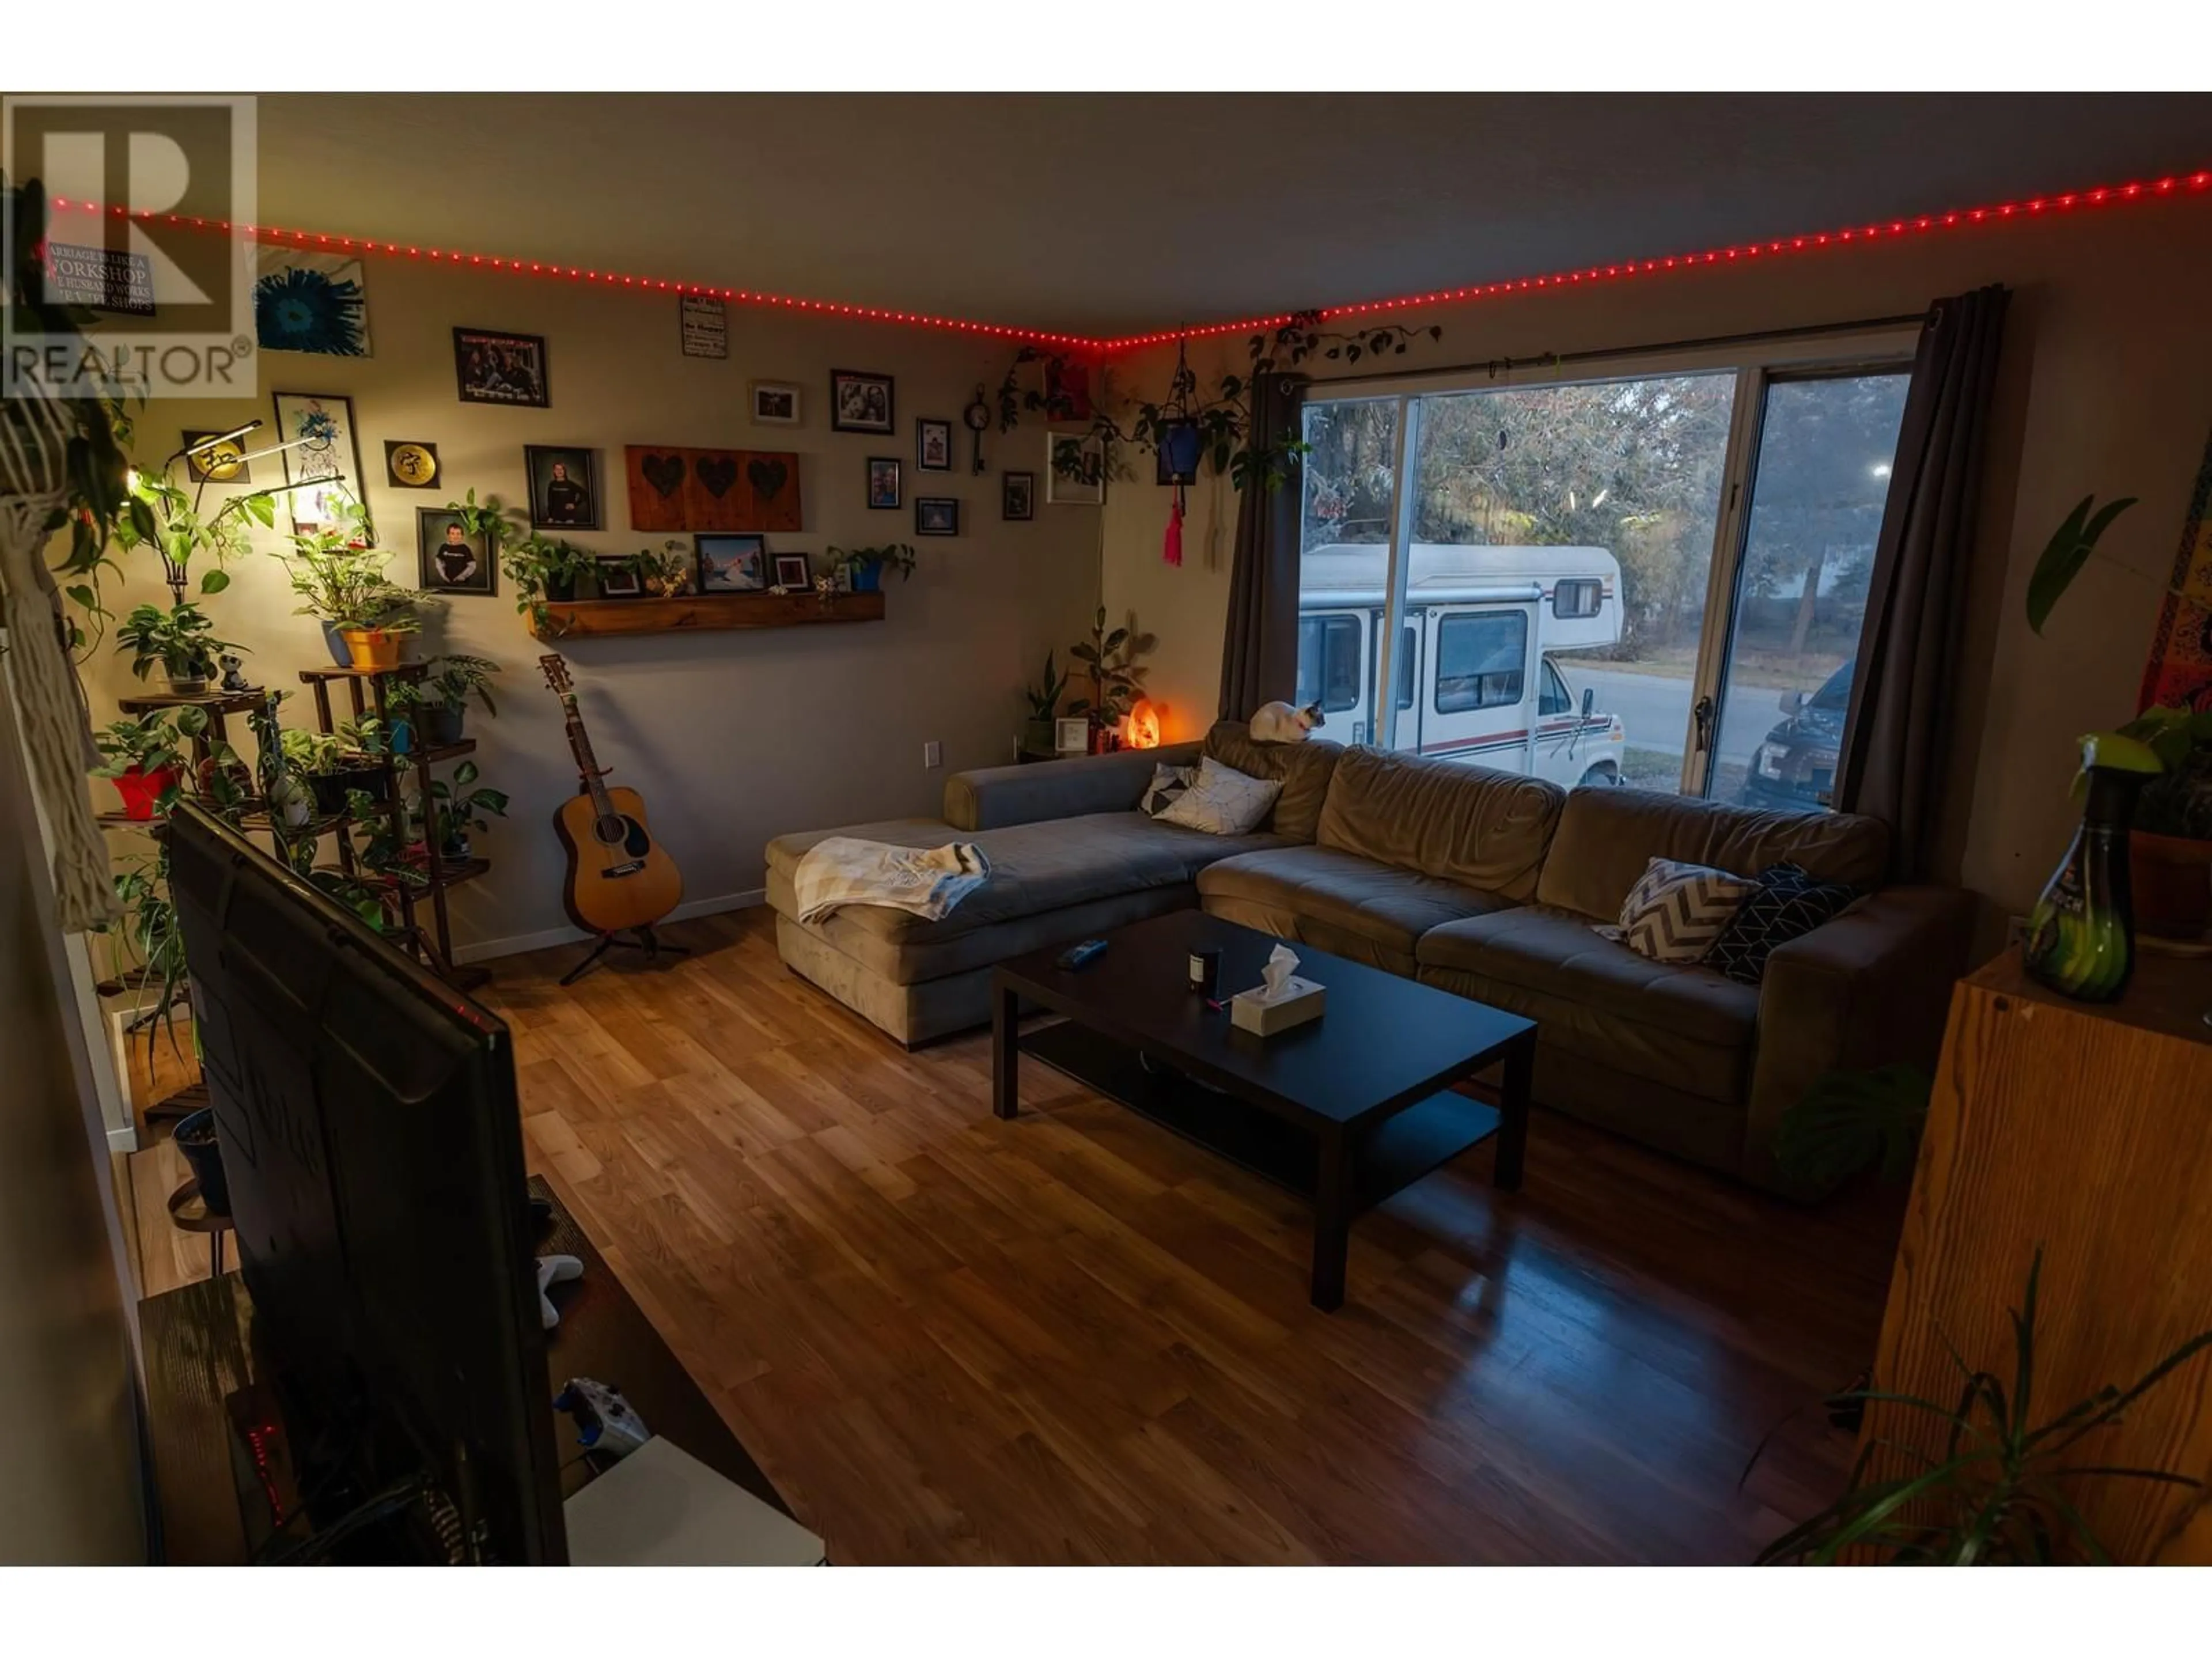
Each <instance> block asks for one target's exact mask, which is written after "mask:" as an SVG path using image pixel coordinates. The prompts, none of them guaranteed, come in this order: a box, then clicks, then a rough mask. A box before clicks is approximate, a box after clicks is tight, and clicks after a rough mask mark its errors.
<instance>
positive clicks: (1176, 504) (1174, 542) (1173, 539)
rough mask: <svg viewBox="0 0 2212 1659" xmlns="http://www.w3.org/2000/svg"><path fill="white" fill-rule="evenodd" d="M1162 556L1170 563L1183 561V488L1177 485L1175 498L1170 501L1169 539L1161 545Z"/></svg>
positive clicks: (1175, 563) (1177, 563)
mask: <svg viewBox="0 0 2212 1659" xmlns="http://www.w3.org/2000/svg"><path fill="white" fill-rule="evenodd" d="M1160 557H1162V558H1163V559H1164V560H1166V561H1167V562H1169V563H1170V564H1174V565H1179V564H1181V563H1182V489H1181V487H1180V486H1178V487H1177V489H1176V493H1175V498H1174V499H1173V500H1172V501H1170V502H1169V503H1168V533H1167V539H1166V540H1165V541H1164V542H1163V543H1162V544H1161V545H1160Z"/></svg>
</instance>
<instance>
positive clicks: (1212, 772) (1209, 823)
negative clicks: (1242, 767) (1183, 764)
mask: <svg viewBox="0 0 2212 1659" xmlns="http://www.w3.org/2000/svg"><path fill="white" fill-rule="evenodd" d="M1280 793H1283V786H1282V785H1281V784H1279V783H1277V782H1276V781H1274V780H1273V779H1272V778H1252V777H1247V776H1245V775H1244V774H1243V773H1242V772H1239V771H1238V770H1237V769H1236V768H1234V767H1231V766H1224V765H1223V764H1222V763H1220V762H1219V761H1218V760H1216V759H1214V758H1213V757H1212V756H1211V755H1208V756H1206V757H1205V758H1204V759H1203V760H1201V761H1200V763H1199V767H1198V781H1196V782H1194V783H1193V784H1192V785H1191V786H1190V787H1189V788H1188V789H1186V790H1184V791H1183V792H1182V796H1181V797H1180V798H1179V799H1176V800H1175V801H1173V802H1171V803H1170V804H1169V805H1168V808H1167V810H1166V811H1164V812H1162V813H1160V814H1159V820H1160V822H1161V823H1179V824H1181V825H1182V827H1183V828H1184V829H1203V830H1205V831H1206V834H1207V835H1209V836H1241V835H1243V834H1244V833H1245V832H1246V831H1247V830H1249V829H1255V828H1257V827H1258V825H1259V823H1260V820H1261V819H1262V818H1264V817H1267V814H1268V813H1269V812H1270V811H1273V808H1274V805H1275V797H1276V796H1277V795H1279V794H1280Z"/></svg>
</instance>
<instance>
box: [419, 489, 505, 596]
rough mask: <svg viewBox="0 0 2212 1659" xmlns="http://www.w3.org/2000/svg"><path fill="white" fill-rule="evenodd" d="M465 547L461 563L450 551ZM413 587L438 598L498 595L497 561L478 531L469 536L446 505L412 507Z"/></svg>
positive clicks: (458, 519)
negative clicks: (466, 554)
mask: <svg viewBox="0 0 2212 1659" xmlns="http://www.w3.org/2000/svg"><path fill="white" fill-rule="evenodd" d="M459 548H466V549H467V550H468V560H467V562H466V563H465V565H464V564H463V562H462V561H461V560H460V558H459V555H458V554H457V553H455V552H453V550H455V549H459ZM415 572H416V586H418V587H420V588H421V589H422V591H423V592H425V593H430V594H435V595H436V596H437V597H438V598H440V599H445V598H449V597H450V598H465V599H495V598H497V597H498V594H499V561H498V560H497V559H496V558H495V557H493V556H492V553H491V550H490V549H489V548H488V547H486V546H485V545H484V538H483V535H482V534H481V533H479V534H477V535H474V536H471V535H470V534H469V532H468V526H466V525H465V524H463V523H462V522H461V515H460V514H459V513H456V512H453V510H452V509H451V508H449V507H416V509H415Z"/></svg>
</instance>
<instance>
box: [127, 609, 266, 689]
mask: <svg viewBox="0 0 2212 1659" xmlns="http://www.w3.org/2000/svg"><path fill="white" fill-rule="evenodd" d="M115 646H116V649H117V650H118V651H125V650H127V651H129V652H130V653H131V672H132V673H134V674H136V675H137V677H138V678H140V679H142V680H143V679H144V678H146V676H147V672H148V671H149V670H150V669H151V668H153V667H154V665H155V664H156V663H158V664H160V665H161V672H162V674H163V676H164V677H165V678H167V681H168V685H169V690H170V691H171V692H172V693H173V694H175V695H176V696H197V695H199V694H200V693H202V692H204V691H205V690H207V688H208V681H209V679H210V678H211V677H212V676H213V675H214V673H215V671H216V658H217V657H218V656H220V655H222V653H225V652H229V651H243V650H244V649H246V647H244V646H242V645H234V644H232V643H231V642H230V641H228V640H220V639H217V638H216V634H215V623H214V620H213V619H212V618H211V617H209V616H208V614H207V613H206V612H205V611H202V610H201V609H200V608H199V606H198V605H196V604H194V603H193V602H192V601H191V600H190V599H184V600H180V601H179V602H178V603H177V604H176V605H172V606H171V607H170V608H169V609H168V610H167V611H164V610H162V609H161V606H159V605H139V606H138V607H137V608H136V609H135V610H133V611H131V614H130V615H129V616H127V617H125V618H124V619H123V620H122V622H121V623H118V625H117V627H116V629H115Z"/></svg>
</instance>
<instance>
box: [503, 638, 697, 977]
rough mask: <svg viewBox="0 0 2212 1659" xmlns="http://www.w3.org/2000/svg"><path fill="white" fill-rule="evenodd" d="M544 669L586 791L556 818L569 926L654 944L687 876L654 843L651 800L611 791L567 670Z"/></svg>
mask: <svg viewBox="0 0 2212 1659" xmlns="http://www.w3.org/2000/svg"><path fill="white" fill-rule="evenodd" d="M538 666H539V667H540V668H542V669H544V671H545V684H547V685H549V686H550V687H551V688H552V690H553V694H554V696H557V697H559V698H560V699H561V707H562V709H563V711H565V712H566V714H567V715H568V747H569V749H570V750H572V751H573V752H574V755H575V757H576V770H577V773H578V774H579V781H580V783H581V785H582V787H581V789H580V791H579V793H577V794H576V796H575V797H574V799H570V800H566V801H563V802H562V804H561V806H560V810H559V811H556V812H555V813H554V814H553V829H554V833H555V834H556V835H558V836H560V837H561V845H562V848H564V849H565V850H566V851H567V853H568V891H567V892H566V893H565V894H564V895H563V896H562V897H563V902H565V904H566V906H567V908H568V920H569V921H573V922H574V923H575V924H576V926H577V927H581V928H583V929H585V930H586V932H589V933H598V934H600V935H602V936H603V937H604V936H605V935H609V934H613V933H625V932H630V931H638V932H641V933H644V934H645V936H646V937H647V939H650V938H651V937H652V927H653V923H655V922H657V921H659V920H660V919H661V918H662V917H663V916H665V915H667V914H668V913H669V912H670V911H671V910H673V909H674V908H676V907H677V906H678V904H680V903H682V902H684V877H683V874H682V872H679V871H678V869H677V867H676V860H674V859H672V858H671V857H669V856H668V849H667V848H665V847H663V846H661V844H660V843H659V842H657V841H655V840H653V832H652V830H651V829H650V828H648V826H647V822H646V816H645V801H644V799H643V798H642V797H641V796H640V795H639V794H638V793H637V791H636V790H635V789H610V788H609V787H607V784H606V775H607V773H606V769H605V767H603V766H601V765H600V764H599V761H598V759H597V758H596V757H594V756H593V755H592V738H591V734H590V733H589V732H586V731H585V730H584V717H583V715H582V714H580V713H579V712H577V708H576V691H575V688H574V685H573V684H571V683H570V681H569V678H568V664H567V663H565V662H563V661H562V659H561V658H560V657H559V655H557V654H556V653H547V654H546V655H544V656H542V657H540V658H539V659H538Z"/></svg>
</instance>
